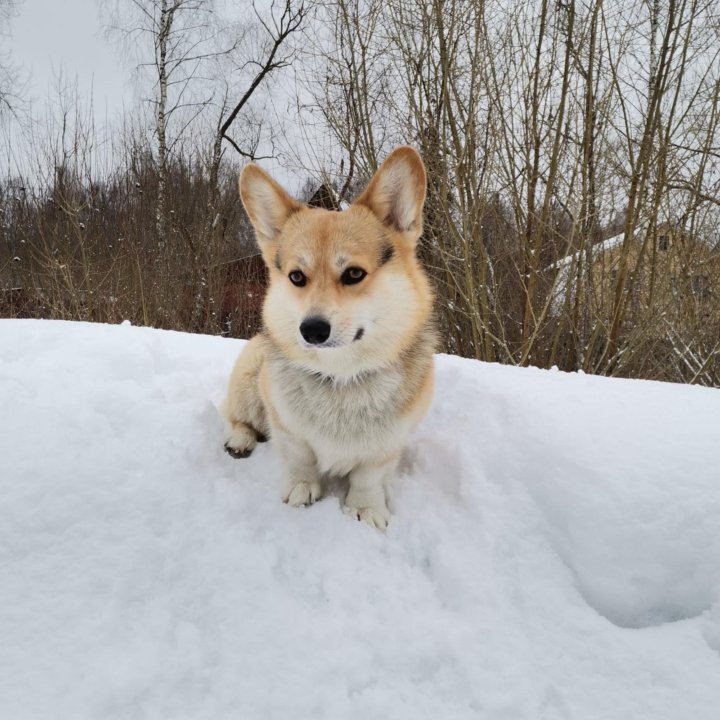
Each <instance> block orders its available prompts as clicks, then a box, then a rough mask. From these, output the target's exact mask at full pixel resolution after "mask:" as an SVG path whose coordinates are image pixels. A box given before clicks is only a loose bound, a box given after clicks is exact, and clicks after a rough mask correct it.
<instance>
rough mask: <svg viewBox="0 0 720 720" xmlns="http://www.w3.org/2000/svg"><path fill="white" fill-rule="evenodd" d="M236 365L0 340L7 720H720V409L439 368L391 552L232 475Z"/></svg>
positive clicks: (138, 347) (178, 338)
mask: <svg viewBox="0 0 720 720" xmlns="http://www.w3.org/2000/svg"><path fill="white" fill-rule="evenodd" d="M240 347H241V342H240V341H232V340H225V339H220V338H212V337H198V336H190V335H183V334H179V333H170V332H162V331H156V330H148V329H143V328H132V327H129V326H119V327H110V326H98V325H85V324H69V323H60V322H43V321H39V322H33V321H2V322H0V398H2V408H3V410H2V415H1V416H0V483H1V488H0V491H1V492H2V495H1V496H0V498H1V500H0V717H2V718H13V720H21V719H23V718H32V719H33V720H38V719H44V718H73V720H80V719H83V718H103V719H109V718H153V719H155V718H173V719H174V720H175V719H179V718H193V719H195V718H208V720H211V719H212V720H220V719H223V718H242V719H243V720H247V719H255V718H257V719H258V720H272V719H274V718H278V719H281V718H282V719H286V718H312V719H320V718H328V719H333V720H338V719H341V718H342V719H345V718H393V720H395V719H398V718H400V719H404V718H407V719H413V720H415V719H417V718H433V720H437V719H442V720H451V719H453V718H488V719H489V718H492V719H497V718H508V719H510V718H512V719H524V718H527V719H528V720H529V719H531V718H532V719H533V720H534V719H538V718H541V719H543V720H567V719H569V718H574V719H577V720H594V719H603V720H621V719H628V720H630V719H632V720H645V719H647V720H661V719H663V718H673V719H676V720H687V719H689V718H692V720H717V718H718V717H719V715H718V713H719V712H720V711H719V710H718V708H720V393H719V392H717V391H713V390H706V389H701V388H696V387H684V386H673V385H664V384H659V383H650V382H638V381H623V380H608V379H603V378H594V377H589V376H585V375H567V374H563V373H558V372H546V371H540V370H533V369H515V368H509V367H502V366H497V365H488V364H482V363H477V362H472V361H468V360H461V359H458V358H452V357H444V356H440V357H438V361H437V367H438V383H437V394H436V398H435V402H434V405H433V408H432V412H431V414H430V416H429V418H428V419H427V421H426V422H424V423H423V424H422V426H421V427H420V428H419V429H418V431H417V432H416V433H415V435H414V437H413V441H412V444H411V446H410V447H409V448H408V451H407V453H406V457H405V460H404V463H403V476H402V477H401V478H400V479H399V481H398V482H397V483H396V485H395V486H394V487H393V488H392V492H391V494H392V498H391V500H392V508H393V510H394V513H395V515H394V517H393V519H392V521H391V524H390V528H389V529H388V533H387V535H382V534H381V533H378V532H376V531H373V530H371V529H370V528H368V527H366V526H364V525H363V524H360V523H354V522H352V521H351V520H350V519H349V518H348V517H346V516H345V515H343V514H342V512H341V511H340V508H339V499H338V498H337V497H335V496H331V497H329V498H327V499H326V500H324V501H322V502H320V503H318V504H317V505H315V506H314V507H312V508H306V509H300V510H294V509H291V508H288V507H287V506H285V505H283V504H282V503H281V502H280V500H279V493H280V484H281V468H280V464H279V461H278V458H277V456H276V453H275V451H274V448H273V445H272V443H267V444H265V445H262V446H260V447H259V448H258V450H257V451H256V452H255V454H254V455H253V456H252V457H251V458H250V459H248V460H233V459H231V458H230V457H229V456H227V455H226V454H225V453H224V452H223V450H222V442H221V434H222V430H221V422H220V419H219V417H218V415H217V412H216V410H215V404H216V403H217V402H218V401H219V400H220V398H221V396H222V393H223V390H224V385H225V381H226V377H227V375H228V372H229V370H230V367H231V365H232V363H233V361H234V358H235V356H236V355H237V353H238V351H239V349H240Z"/></svg>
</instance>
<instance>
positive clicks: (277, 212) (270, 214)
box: [240, 165, 302, 253]
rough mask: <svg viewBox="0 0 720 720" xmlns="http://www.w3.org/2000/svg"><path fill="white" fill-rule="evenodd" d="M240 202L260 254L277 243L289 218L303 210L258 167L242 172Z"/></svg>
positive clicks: (247, 168)
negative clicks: (255, 237)
mask: <svg viewBox="0 0 720 720" xmlns="http://www.w3.org/2000/svg"><path fill="white" fill-rule="evenodd" d="M240 198H241V199H242V203H243V205H244V206H245V211H246V212H247V214H248V217H249V218H250V222H251V223H252V224H253V227H254V228H255V233H256V235H257V240H258V245H260V249H261V250H262V251H263V253H264V252H265V251H266V250H269V249H270V246H272V245H273V243H274V242H275V241H276V240H277V238H278V236H279V235H280V232H281V231H282V228H283V225H285V223H286V222H287V220H288V218H289V217H290V216H291V215H293V214H294V213H296V212H297V211H298V210H300V208H301V207H302V205H301V204H300V203H299V202H298V201H297V200H293V199H292V198H291V197H290V196H289V195H288V194H287V193H286V192H285V191H284V190H283V189H282V188H281V187H280V185H278V184H277V183H276V182H275V181H274V180H273V179H272V178H271V177H270V176H269V175H268V174H267V173H266V172H265V171H264V170H262V169H261V168H259V167H258V166H257V165H246V166H245V167H244V168H243V171H242V173H241V174H240Z"/></svg>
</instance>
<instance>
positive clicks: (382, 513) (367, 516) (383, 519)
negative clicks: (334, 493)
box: [343, 505, 390, 532]
mask: <svg viewBox="0 0 720 720" xmlns="http://www.w3.org/2000/svg"><path fill="white" fill-rule="evenodd" d="M343 512H344V513H345V514H346V515H349V516H350V517H351V518H355V520H362V521H363V522H364V523H366V524H367V525H369V526H370V527H373V528H375V529H377V530H382V531H383V532H384V531H385V529H386V528H387V525H388V522H389V521H390V511H389V510H388V509H387V508H386V507H384V508H376V507H364V508H356V507H350V506H349V505H346V506H345V507H344V508H343Z"/></svg>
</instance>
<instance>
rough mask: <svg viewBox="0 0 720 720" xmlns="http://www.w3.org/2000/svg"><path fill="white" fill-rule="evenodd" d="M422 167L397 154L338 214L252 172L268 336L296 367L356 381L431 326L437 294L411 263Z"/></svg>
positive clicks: (250, 201)
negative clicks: (311, 205)
mask: <svg viewBox="0 0 720 720" xmlns="http://www.w3.org/2000/svg"><path fill="white" fill-rule="evenodd" d="M425 183H426V179H425V168H424V166H423V163H422V160H421V159H420V155H418V153H417V152H416V151H415V150H413V149H412V148H410V147H399V148H397V149H396V150H394V151H393V152H392V153H391V154H390V155H389V156H388V157H387V159H386V160H385V162H384V163H383V164H382V166H381V167H380V169H379V170H378V171H377V173H375V175H374V177H373V178H372V180H371V181H370V183H369V184H368V186H367V188H366V189H365V191H364V192H363V193H362V194H361V195H360V197H358V199H357V200H355V202H354V203H353V204H352V205H351V206H350V207H349V208H348V209H347V210H344V211H342V212H335V211H331V210H324V209H320V208H309V207H306V206H305V205H302V204H301V203H299V202H297V201H296V200H294V199H293V198H291V197H290V196H289V195H288V194H287V193H286V192H285V191H284V190H283V189H282V188H281V187H280V185H278V184H277V183H276V182H275V181H274V180H273V179H272V178H271V177H270V176H269V175H267V173H265V172H264V171H263V170H261V169H260V168H259V167H258V166H256V165H248V166H247V167H246V168H245V169H244V170H243V172H242V175H241V177H240V195H241V197H242V201H243V204H244V206H245V209H246V211H247V213H248V216H249V217H250V220H251V222H252V224H253V226H254V228H255V233H256V236H257V240H258V244H259V246H260V249H261V251H262V254H263V258H264V259H265V262H266V264H267V266H268V269H269V272H270V287H269V289H268V293H267V296H266V298H265V307H264V320H265V326H266V329H267V331H268V332H269V333H270V335H271V336H272V338H273V340H274V341H275V343H276V344H277V345H278V346H279V347H280V349H281V350H282V352H283V353H284V354H285V355H286V356H287V357H288V358H290V359H291V360H293V361H295V362H297V363H300V364H302V365H303V366H305V367H307V368H308V369H311V370H313V371H317V372H320V373H323V374H328V375H333V376H336V377H352V376H353V375H356V374H357V373H359V372H363V371H364V370H368V369H371V368H377V367H382V366H383V365H385V364H387V363H388V362H390V361H392V360H393V359H395V358H397V356H398V354H399V353H400V352H402V350H403V348H404V347H405V346H406V345H407V344H408V343H409V342H410V341H411V340H412V338H413V336H414V335H415V334H416V333H417V331H418V329H419V328H421V327H422V326H423V325H424V323H425V322H426V321H427V319H428V316H429V314H430V310H431V303H432V293H431V291H430V288H429V284H428V281H427V278H426V276H425V274H424V272H423V271H422V269H421V267H420V265H419V263H418V261H417V258H416V256H415V247H416V245H417V241H418V239H419V237H420V234H421V232H422V209H423V203H424V201H425Z"/></svg>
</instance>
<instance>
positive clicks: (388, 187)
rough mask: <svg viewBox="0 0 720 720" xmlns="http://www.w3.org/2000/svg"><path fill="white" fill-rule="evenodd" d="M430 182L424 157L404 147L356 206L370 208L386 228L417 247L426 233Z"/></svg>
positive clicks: (375, 177) (390, 157) (390, 158)
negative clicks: (424, 214)
mask: <svg viewBox="0 0 720 720" xmlns="http://www.w3.org/2000/svg"><path fill="white" fill-rule="evenodd" d="M426 183H427V179H426V175H425V166H424V165H423V161H422V158H421V157H420V154H419V153H418V152H417V150H414V149H413V148H411V147H409V146H407V145H402V146H401V147H398V148H395V150H393V151H392V152H391V153H390V155H388V156H387V158H385V162H383V164H382V165H381V166H380V168H379V169H378V171H377V172H376V173H375V175H373V178H372V180H371V181H370V184H369V185H368V186H367V188H366V189H365V191H364V192H363V193H362V195H360V197H359V198H358V199H357V200H356V201H355V203H356V204H358V205H364V206H365V207H368V208H370V210H372V211H373V213H375V215H376V216H377V217H378V218H379V219H380V220H381V221H382V222H383V223H384V224H385V225H388V226H389V227H391V228H392V229H393V230H395V232H397V233H400V234H402V235H404V236H405V237H406V238H407V239H408V240H410V241H411V242H412V243H413V244H414V243H416V242H417V240H418V238H419V237H420V235H421V233H422V211H423V204H424V203H425V186H426Z"/></svg>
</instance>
